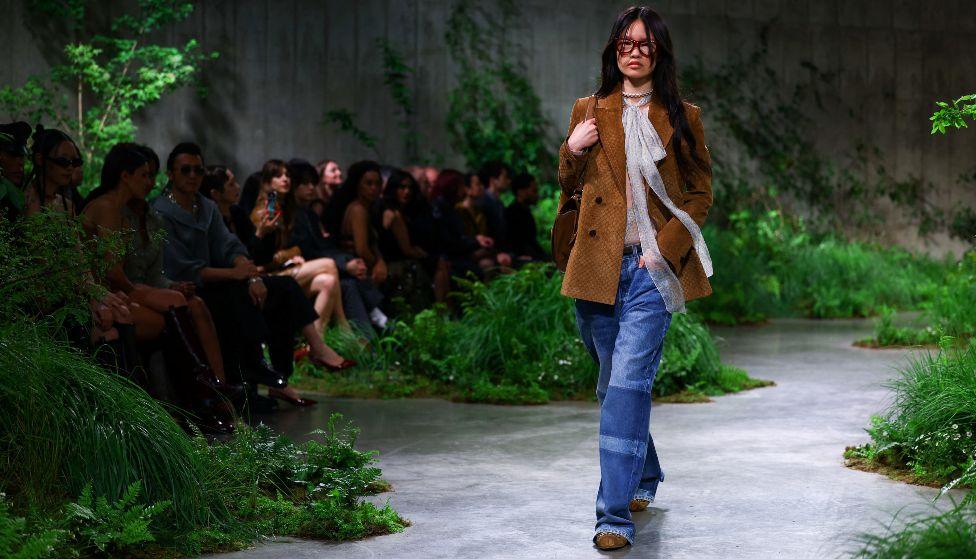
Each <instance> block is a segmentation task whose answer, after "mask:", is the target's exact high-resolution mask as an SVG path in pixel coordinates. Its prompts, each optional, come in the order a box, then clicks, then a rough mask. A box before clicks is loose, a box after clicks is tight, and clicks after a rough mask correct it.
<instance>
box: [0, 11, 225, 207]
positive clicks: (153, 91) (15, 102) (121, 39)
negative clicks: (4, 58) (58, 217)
mask: <svg viewBox="0 0 976 559" xmlns="http://www.w3.org/2000/svg"><path fill="white" fill-rule="evenodd" d="M32 4H33V8H34V9H35V10H39V11H40V12H41V13H44V14H46V15H48V16H49V17H68V18H69V27H70V28H72V29H74V30H75V31H76V34H78V35H79V36H78V37H77V38H76V39H75V40H73V41H69V42H67V43H66V44H65V45H64V48H63V50H62V53H63V60H62V61H60V62H59V63H57V64H54V65H52V67H51V70H50V73H49V74H48V75H46V76H32V77H31V78H29V79H28V80H27V82H26V83H24V84H23V85H21V86H20V87H12V86H5V87H3V88H0V108H2V110H3V111H5V112H6V113H8V114H9V115H10V117H11V118H13V117H24V116H26V117H27V118H28V119H29V120H32V121H35V122H39V121H47V122H49V123H51V122H53V123H54V124H55V125H56V126H57V127H59V128H62V129H63V130H64V131H65V132H67V133H68V134H69V135H71V136H72V138H74V140H75V141H76V142H77V143H78V147H79V149H80V150H81V152H82V157H83V158H84V160H85V164H86V166H87V167H88V168H89V169H95V168H98V167H100V166H101V160H102V158H103V157H104V155H105V153H107V152H108V149H109V148H110V147H111V146H112V145H114V144H116V143H118V142H122V141H132V140H133V139H134V138H135V133H136V126H135V123H134V120H133V119H134V117H135V115H136V114H138V113H139V112H140V111H141V110H143V109H144V108H146V107H147V106H149V105H152V104H153V103H156V102H157V101H159V99H161V98H162V97H163V96H164V95H166V94H168V93H170V92H172V91H174V90H176V89H179V88H181V87H183V86H185V85H187V84H189V83H191V82H192V81H193V79H194V77H195V76H196V73H197V70H198V68H199V66H200V65H201V64H202V63H203V62H204V61H205V60H207V59H213V58H216V57H217V53H209V54H206V53H201V52H200V51H199V45H198V43H197V41H196V40H195V39H191V40H189V41H187V42H186V43H185V44H184V45H182V46H164V45H160V44H155V43H152V42H151V41H152V40H153V38H154V37H156V36H158V34H159V33H160V32H161V31H163V30H164V29H165V28H166V27H168V26H171V25H174V24H176V23H179V22H181V21H184V20H185V19H186V18H187V17H189V15H190V13H192V11H193V4H192V3H191V2H186V1H183V0H138V1H137V2H136V3H135V5H134V6H133V9H132V11H129V12H123V13H121V14H119V15H118V16H116V17H115V18H114V19H113V20H112V22H111V25H110V30H109V31H108V32H107V33H95V34H93V35H91V36H84V33H83V31H84V29H85V26H84V25H83V22H84V21H85V15H86V9H87V6H86V4H85V3H84V2H76V1H71V2H67V3H63V2H53V1H39V2H33V3H32ZM65 4H66V5H65ZM59 39H60V38H59ZM93 176H94V174H90V178H89V180H88V181H87V182H86V184H85V187H84V188H83V191H86V190H88V189H90V188H92V187H93V186H94V184H95V182H96V180H95V178H93Z"/></svg>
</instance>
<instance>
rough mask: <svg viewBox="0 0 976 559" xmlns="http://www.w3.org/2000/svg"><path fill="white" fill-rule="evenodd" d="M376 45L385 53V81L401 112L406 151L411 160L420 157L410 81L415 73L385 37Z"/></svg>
mask: <svg viewBox="0 0 976 559" xmlns="http://www.w3.org/2000/svg"><path fill="white" fill-rule="evenodd" d="M376 45H377V46H378V47H379V49H380V52H382V53H383V83H384V84H385V85H386V88H387V90H389V92H390V97H392V98H393V102H394V103H395V104H396V106H397V112H398V113H399V115H398V116H399V118H400V121H399V123H398V124H399V127H400V132H401V133H402V134H403V142H404V152H405V154H406V156H407V159H408V160H409V161H419V159H420V134H419V133H418V131H417V126H416V122H415V120H414V119H415V117H416V112H417V111H416V108H415V107H414V102H413V92H412V91H411V90H410V86H409V81H410V79H411V77H412V76H413V74H414V69H413V68H411V67H410V66H409V65H408V64H407V63H406V61H404V60H403V57H402V56H401V55H400V53H399V51H397V49H395V48H394V47H393V45H392V44H391V43H390V41H388V40H387V39H385V38H382V37H381V38H378V39H377V40H376Z"/></svg>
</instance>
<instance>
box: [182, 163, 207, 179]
mask: <svg viewBox="0 0 976 559" xmlns="http://www.w3.org/2000/svg"><path fill="white" fill-rule="evenodd" d="M203 172H204V169H203V165H183V166H182V167H180V174H181V175H183V176H184V177H188V176H190V175H191V174H195V175H197V176H198V177H202V176H203Z"/></svg>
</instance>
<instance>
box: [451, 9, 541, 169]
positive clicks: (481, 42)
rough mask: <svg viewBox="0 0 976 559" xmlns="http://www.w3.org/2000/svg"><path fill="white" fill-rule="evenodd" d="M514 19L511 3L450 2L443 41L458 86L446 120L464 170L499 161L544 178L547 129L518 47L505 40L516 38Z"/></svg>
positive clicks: (452, 97) (516, 20) (516, 17)
mask: <svg viewBox="0 0 976 559" xmlns="http://www.w3.org/2000/svg"><path fill="white" fill-rule="evenodd" d="M518 20H519V7H518V5H517V3H516V2H514V1H512V0H495V1H494V2H488V3H482V2H475V1H473V0H457V1H456V2H455V4H454V6H453V8H452V9H451V13H450V16H449V17H448V21H447V26H446V31H445V33H444V40H445V42H446V43H447V46H448V50H449V52H450V53H451V58H452V59H453V60H454V61H455V68H456V71H457V74H456V80H457V83H456V85H455V86H454V88H453V89H452V90H451V91H450V93H449V96H448V97H449V100H450V105H449V109H448V112H447V116H446V118H445V121H446V122H447V123H448V131H449V132H450V134H451V138H452V139H453V143H454V146H455V147H456V148H457V150H458V151H459V152H460V153H461V154H462V155H463V156H464V158H465V160H466V162H467V167H468V168H469V169H477V168H478V167H480V166H481V164H482V163H485V162H487V161H492V160H499V161H504V162H505V163H507V164H509V165H511V166H512V167H513V168H515V169H519V170H524V171H526V172H529V173H532V174H533V175H535V176H537V177H548V176H551V174H552V169H553V168H554V167H555V155H554V154H553V152H552V151H551V146H552V145H554V142H553V140H552V137H551V133H550V128H551V127H550V124H549V123H548V122H547V121H546V119H545V117H544V116H543V114H542V109H541V103H540V100H539V96H538V95H536V93H535V90H534V89H533V87H532V84H531V82H530V81H529V79H528V77H527V72H526V70H525V67H524V65H523V64H522V62H521V57H520V56H519V51H518V46H517V44H515V43H513V42H510V40H509V38H510V37H513V36H516V35H517V34H516V33H513V32H512V30H513V29H517V28H518ZM540 186H542V185H541V184H540Z"/></svg>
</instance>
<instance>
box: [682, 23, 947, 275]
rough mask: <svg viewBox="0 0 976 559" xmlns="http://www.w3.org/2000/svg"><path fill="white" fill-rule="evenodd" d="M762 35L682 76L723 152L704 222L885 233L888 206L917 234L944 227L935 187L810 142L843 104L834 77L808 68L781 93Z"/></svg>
mask: <svg viewBox="0 0 976 559" xmlns="http://www.w3.org/2000/svg"><path fill="white" fill-rule="evenodd" d="M768 34H769V26H768V25H767V26H764V27H763V29H762V31H761V33H760V37H759V45H758V47H757V48H756V49H753V50H749V49H739V50H733V53H732V55H731V56H730V57H729V58H728V61H727V62H725V63H723V64H721V65H718V66H712V65H706V64H705V63H704V61H702V60H700V59H699V60H698V61H696V62H695V63H693V64H691V65H689V66H686V67H685V69H684V70H683V74H682V78H683V80H684V81H685V84H684V88H685V89H686V90H688V91H694V92H695V93H696V96H695V99H694V101H695V102H696V103H700V104H701V105H702V107H703V109H704V112H705V113H704V114H705V115H706V118H707V119H708V121H709V122H711V123H714V124H717V125H718V126H716V127H714V128H711V129H709V130H708V131H707V134H708V137H709V145H710V146H713V147H714V146H721V147H720V148H718V149H713V152H712V154H713V158H712V161H713V171H714V173H713V176H714V183H713V189H714V191H715V207H714V208H713V209H712V212H711V214H710V221H711V222H713V223H719V224H724V222H725V218H726V216H729V215H732V214H734V213H735V212H737V211H740V210H750V211H752V212H754V213H762V212H765V211H768V210H782V211H783V212H784V213H785V214H797V215H800V214H802V215H809V216H810V218H809V222H810V226H811V227H812V228H813V230H814V231H816V232H820V233H823V232H833V233H835V234H839V235H842V236H843V235H846V234H849V233H850V232H852V231H859V232H862V233H863V232H871V233H874V234H882V233H884V232H885V231H886V226H887V223H886V221H885V217H886V216H885V214H884V212H879V211H878V201H879V200H887V201H888V202H890V203H891V204H893V205H894V206H895V207H896V208H898V209H900V210H902V211H903V213H904V216H905V217H906V218H908V219H912V220H914V221H915V222H916V223H917V225H918V229H919V232H920V233H921V234H923V235H924V234H927V233H931V232H933V231H936V230H937V229H938V228H940V227H944V226H945V224H947V223H948V222H949V221H948V220H947V219H946V216H945V215H944V214H945V212H944V211H943V210H941V209H940V208H938V207H937V206H935V205H934V204H933V203H932V202H930V201H929V200H928V198H929V196H928V195H929V193H930V192H931V191H932V188H933V186H932V185H931V184H930V183H927V182H925V181H923V180H922V179H920V178H919V177H914V176H909V177H907V178H905V179H896V178H895V177H894V176H893V175H892V173H891V172H890V171H889V170H888V169H887V167H886V166H885V165H884V163H883V158H882V156H881V153H880V150H879V149H878V148H877V146H876V145H874V144H873V143H871V142H870V141H869V140H868V139H861V138H853V139H852V144H851V145H850V146H849V147H848V146H844V151H842V152H841V153H840V156H839V157H828V156H827V155H825V154H824V153H823V151H822V150H820V149H818V148H817V146H816V145H815V143H814V140H815V138H814V136H813V134H811V131H812V130H816V129H817V119H818V118H820V117H821V116H823V115H824V114H825V110H826V107H833V108H836V107H838V106H840V103H841V101H840V100H839V99H835V98H831V97H828V92H829V91H830V89H831V86H832V85H835V83H836V75H834V74H830V73H826V72H824V71H822V70H820V69H819V68H817V67H816V66H815V65H813V64H811V63H810V62H806V61H805V62H802V63H801V64H800V71H801V72H803V73H804V75H805V76H806V79H805V80H801V81H800V82H799V83H797V85H796V87H795V88H794V89H793V90H792V91H788V90H785V89H784V87H783V79H782V76H781V75H780V73H779V72H777V71H776V70H775V69H774V68H773V67H772V66H771V64H770V62H769V42H768ZM834 89H836V88H834ZM848 112H849V113H850V114H851V115H854V114H855V111H854V110H852V109H848ZM832 118H833V117H832ZM722 148H725V149H722ZM838 161H839V163H838ZM716 270H721V268H718V267H716Z"/></svg>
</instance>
